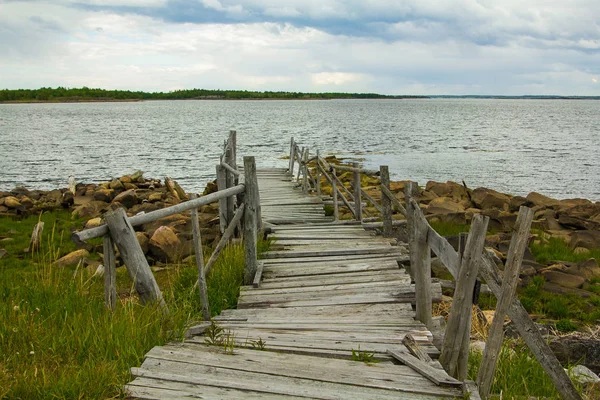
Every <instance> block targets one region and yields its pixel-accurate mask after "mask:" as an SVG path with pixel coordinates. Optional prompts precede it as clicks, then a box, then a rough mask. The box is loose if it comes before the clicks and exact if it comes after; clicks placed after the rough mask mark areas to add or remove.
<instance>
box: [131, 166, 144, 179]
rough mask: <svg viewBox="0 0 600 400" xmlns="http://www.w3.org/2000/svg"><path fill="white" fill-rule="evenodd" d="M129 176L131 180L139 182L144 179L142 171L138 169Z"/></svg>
mask: <svg viewBox="0 0 600 400" xmlns="http://www.w3.org/2000/svg"><path fill="white" fill-rule="evenodd" d="M130 177H131V181H132V182H140V181H141V182H143V181H144V172H143V171H141V170H139V169H138V170H137V171H135V172H134V173H133V174H131V175H130Z"/></svg>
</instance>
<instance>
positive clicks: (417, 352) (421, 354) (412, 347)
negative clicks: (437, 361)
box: [402, 333, 433, 363]
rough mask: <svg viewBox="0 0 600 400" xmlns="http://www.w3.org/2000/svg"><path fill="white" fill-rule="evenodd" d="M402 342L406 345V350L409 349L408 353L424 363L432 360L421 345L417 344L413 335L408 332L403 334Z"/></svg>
mask: <svg viewBox="0 0 600 400" xmlns="http://www.w3.org/2000/svg"><path fill="white" fill-rule="evenodd" d="M402 344H403V345H404V346H406V348H407V349H408V351H410V354H412V355H413V356H415V357H417V358H418V359H419V360H421V361H423V362H426V363H430V362H431V361H433V360H432V359H431V357H429V354H427V353H426V352H425V351H423V349H422V348H421V346H419V344H418V343H417V341H416V340H415V338H414V336H413V335H411V334H410V333H407V334H406V335H405V336H404V339H402Z"/></svg>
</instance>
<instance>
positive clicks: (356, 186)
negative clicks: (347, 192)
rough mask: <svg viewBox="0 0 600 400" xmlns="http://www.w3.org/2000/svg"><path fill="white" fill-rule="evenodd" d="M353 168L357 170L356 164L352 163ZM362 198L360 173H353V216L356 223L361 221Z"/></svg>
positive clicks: (357, 165)
mask: <svg viewBox="0 0 600 400" xmlns="http://www.w3.org/2000/svg"><path fill="white" fill-rule="evenodd" d="M352 166H353V167H354V168H357V169H358V168H359V164H358V163H357V162H353V163H352ZM361 203H362V196H361V194H360V171H354V210H355V213H354V216H355V217H356V220H357V221H362V204H361Z"/></svg>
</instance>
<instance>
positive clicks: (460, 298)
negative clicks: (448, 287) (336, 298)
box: [288, 138, 581, 400]
mask: <svg viewBox="0 0 600 400" xmlns="http://www.w3.org/2000/svg"><path fill="white" fill-rule="evenodd" d="M313 162H314V164H315V166H314V174H315V176H316V177H313V176H312V173H311V171H310V163H313ZM296 163H297V164H298V171H297V175H296V180H297V182H298V184H299V185H300V186H302V190H303V191H304V192H305V193H307V192H309V191H313V192H315V193H316V194H317V195H319V196H320V195H321V174H322V175H323V176H324V177H325V179H326V180H327V182H329V183H330V185H331V187H332V199H333V215H334V220H335V221H338V219H339V210H338V207H339V205H340V204H339V202H338V199H341V201H342V204H343V206H345V207H347V208H348V209H349V210H350V212H351V213H352V215H353V216H354V218H355V220H356V221H359V222H357V223H361V224H362V225H363V227H365V228H381V233H382V234H383V236H385V237H390V236H392V234H393V227H394V226H397V225H407V233H408V244H409V250H410V267H409V268H408V269H409V273H410V275H411V277H412V279H413V280H414V283H415V292H416V318H417V319H418V320H420V321H421V322H423V323H424V324H425V325H426V326H427V327H428V328H430V329H431V328H432V296H431V294H432V290H431V252H432V251H433V253H435V255H436V256H437V257H438V259H439V260H440V261H441V262H442V263H443V264H444V265H445V267H446V268H447V270H448V271H449V272H450V273H451V274H452V276H453V277H454V279H455V281H456V287H455V292H454V298H453V301H452V305H451V309H450V314H449V318H448V322H447V326H446V332H445V335H444V341H443V345H442V349H441V355H440V362H441V364H442V366H443V367H444V369H445V370H446V372H448V374H449V375H451V376H453V377H454V378H457V379H459V380H461V381H465V379H466V376H467V364H468V357H469V339H470V331H471V316H472V309H473V305H474V304H476V303H477V297H478V293H479V287H480V284H481V282H479V281H478V279H477V278H478V277H480V278H481V279H483V280H485V282H486V283H487V285H488V287H489V289H490V290H491V292H492V293H493V294H494V295H495V296H496V297H497V299H498V303H497V306H496V312H495V315H494V319H493V322H492V325H491V330H490V334H489V338H488V341H487V343H486V347H485V351H484V354H483V360H482V363H481V366H480V369H479V375H478V378H477V384H478V387H479V393H480V395H481V397H482V398H488V396H489V393H490V388H491V385H492V380H493V376H494V372H495V369H496V363H497V360H498V355H499V352H500V348H501V345H502V341H503V330H502V328H503V323H504V319H505V316H506V315H508V316H509V317H510V319H511V320H512V322H513V323H514V325H515V327H516V328H517V330H518V332H519V334H520V335H521V336H522V337H523V339H524V341H525V343H526V344H527V346H528V347H529V348H530V350H531V352H532V353H533V355H534V356H535V357H536V359H537V360H538V361H539V363H540V364H541V366H542V367H543V368H544V370H545V371H546V373H547V374H548V375H549V376H550V378H551V379H552V381H553V383H554V385H555V386H556V388H557V390H558V392H559V393H560V395H561V396H562V398H564V399H569V400H575V399H581V396H580V395H579V393H578V392H577V390H576V389H575V386H574V385H573V383H572V382H571V380H570V378H569V377H568V375H567V374H566V373H565V371H564V369H563V368H562V366H561V365H560V363H559V361H558V360H557V358H556V356H554V354H553V353H552V351H551V350H550V348H549V347H548V345H547V344H546V342H545V340H544V338H543V337H542V335H541V334H540V332H539V330H538V329H537V327H536V326H535V324H534V322H533V321H532V320H531V318H530V317H529V314H528V313H527V311H526V310H525V308H524V307H523V305H522V304H521V302H520V301H519V299H518V298H517V297H516V296H515V291H516V285H517V280H518V276H519V269H520V266H521V262H522V259H523V254H524V251H525V247H526V245H527V242H528V239H529V231H530V227H531V222H532V219H533V211H532V210H531V209H529V208H527V207H521V209H520V211H519V215H518V217H517V221H516V225H515V230H514V232H513V235H512V240H511V243H510V247H509V251H508V256H507V262H506V266H505V268H504V273H503V274H502V272H500V270H499V268H498V266H497V265H496V264H495V262H494V260H493V258H492V256H491V255H490V253H489V252H488V251H487V250H485V249H484V242H485V237H486V231H487V225H488V222H489V218H488V217H486V216H483V215H481V214H475V215H474V216H473V220H472V223H471V228H470V231H469V233H468V235H467V234H464V235H461V236H460V240H459V246H458V251H457V250H455V249H454V248H453V247H452V245H451V244H450V243H449V242H448V241H447V240H446V239H445V238H444V237H442V236H441V235H440V234H438V233H437V232H436V231H435V229H433V228H432V227H431V225H430V224H429V222H428V221H427V219H426V217H425V215H424V214H423V212H422V210H421V208H420V206H419V203H418V202H417V197H418V195H419V188H418V185H417V184H416V183H414V182H408V183H407V184H406V185H405V186H404V200H405V204H402V203H401V202H400V201H399V200H398V199H397V198H396V196H395V195H394V193H393V192H392V191H391V190H390V179H389V170H388V167H387V166H380V168H379V171H373V170H366V169H362V168H360V167H359V166H358V164H357V163H353V165H352V166H351V167H350V166H345V165H333V164H330V163H328V162H327V161H326V160H325V159H324V158H322V157H320V153H319V151H318V150H317V151H316V156H315V157H312V158H310V157H309V150H308V148H302V149H300V147H299V146H298V145H297V144H296V142H295V141H294V139H293V138H292V140H291V144H290V161H289V167H288V172H289V174H290V175H291V176H292V177H293V176H294V167H295V164H296ZM337 171H344V172H352V173H353V179H352V182H353V183H352V189H353V190H352V191H350V190H348V189H347V188H346V187H345V186H344V185H343V183H342V181H341V180H340V179H339V178H338V177H337V175H336V172H337ZM361 174H362V175H367V176H371V177H373V176H378V177H379V179H380V189H381V204H379V203H377V202H376V201H375V200H374V199H373V198H372V197H371V196H370V195H368V194H367V193H366V192H365V191H364V190H363V189H362V188H361V186H360V185H361ZM363 198H364V199H365V200H366V201H368V202H370V203H372V204H373V205H374V207H375V209H376V210H377V211H378V212H379V213H380V215H379V216H378V218H377V219H381V222H379V223H368V222H372V221H371V220H369V221H366V220H365V219H364V218H363V212H362V207H363V203H362V199H363ZM394 207H395V208H396V209H397V210H398V212H399V213H400V214H402V215H403V216H404V217H405V218H406V220H393V219H392V213H393V212H392V208H394ZM472 398H474V397H472Z"/></svg>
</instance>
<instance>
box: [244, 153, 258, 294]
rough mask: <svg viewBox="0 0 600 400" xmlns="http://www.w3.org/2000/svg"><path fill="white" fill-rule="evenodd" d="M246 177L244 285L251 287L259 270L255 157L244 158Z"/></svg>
mask: <svg viewBox="0 0 600 400" xmlns="http://www.w3.org/2000/svg"><path fill="white" fill-rule="evenodd" d="M244 175H245V179H246V196H245V199H246V209H245V211H244V246H245V261H246V266H245V268H244V283H245V284H246V285H251V284H252V282H253V280H254V275H256V269H257V268H258V254H257V253H258V250H257V236H258V231H259V225H258V222H259V218H260V214H259V205H260V197H259V195H258V178H257V176H256V161H255V160H254V157H251V156H246V157H244Z"/></svg>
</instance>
